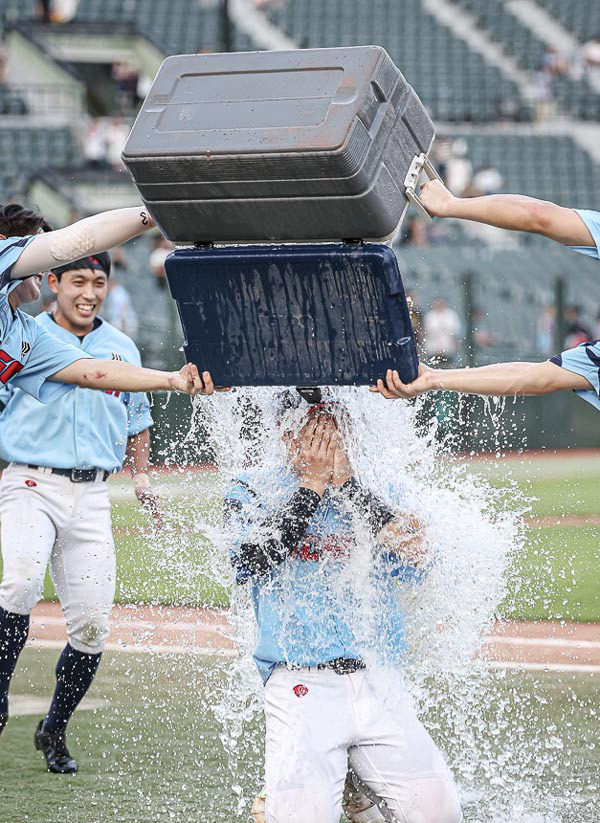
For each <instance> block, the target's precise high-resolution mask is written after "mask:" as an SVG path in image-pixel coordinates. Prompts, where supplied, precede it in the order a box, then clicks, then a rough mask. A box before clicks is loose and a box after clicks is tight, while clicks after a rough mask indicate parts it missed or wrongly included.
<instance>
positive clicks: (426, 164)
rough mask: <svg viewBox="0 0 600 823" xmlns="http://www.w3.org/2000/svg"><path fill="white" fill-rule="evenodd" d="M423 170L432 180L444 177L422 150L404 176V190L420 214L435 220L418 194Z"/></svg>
mask: <svg viewBox="0 0 600 823" xmlns="http://www.w3.org/2000/svg"><path fill="white" fill-rule="evenodd" d="M423 172H425V174H426V175H427V177H429V179H430V180H441V179H442V178H441V177H440V176H439V174H438V173H437V171H436V170H435V167H434V165H433V163H432V162H431V160H430V159H429V157H427V155H426V154H425V152H422V153H421V154H416V155H415V156H414V158H413V161H412V163H411V164H410V167H409V169H408V172H407V173H406V177H405V178H404V191H405V193H406V197H407V199H408V200H409V201H410V202H411V203H412V204H413V206H414V207H415V208H416V210H417V211H418V212H419V214H421V216H422V217H425V218H427V220H433V217H432V216H431V215H430V214H429V212H428V211H427V209H426V208H425V206H424V205H423V203H422V202H421V198H420V197H419V195H418V194H417V186H418V184H419V178H420V177H421V174H422V173H423ZM442 182H443V181H442Z"/></svg>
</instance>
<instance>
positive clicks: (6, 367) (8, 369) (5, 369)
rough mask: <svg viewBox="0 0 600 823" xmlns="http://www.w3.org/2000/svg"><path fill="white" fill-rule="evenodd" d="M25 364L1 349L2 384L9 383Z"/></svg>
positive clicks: (0, 375)
mask: <svg viewBox="0 0 600 823" xmlns="http://www.w3.org/2000/svg"><path fill="white" fill-rule="evenodd" d="M22 368H23V364H22V363H19V361H18V360H15V359H14V357H11V356H10V354H8V353H7V352H5V351H3V350H2V349H0V383H8V381H9V380H10V378H11V377H14V376H15V374H17V372H20V371H21V369H22Z"/></svg>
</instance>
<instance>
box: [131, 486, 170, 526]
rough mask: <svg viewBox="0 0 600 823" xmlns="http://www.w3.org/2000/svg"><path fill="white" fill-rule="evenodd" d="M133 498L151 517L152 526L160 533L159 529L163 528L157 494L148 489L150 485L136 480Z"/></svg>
mask: <svg viewBox="0 0 600 823" xmlns="http://www.w3.org/2000/svg"><path fill="white" fill-rule="evenodd" d="M140 477H141V475H140ZM144 477H145V475H144ZM146 481H147V478H146ZM135 496H136V497H137V499H138V500H139V501H140V503H141V504H142V506H143V507H144V508H145V509H146V511H147V512H148V513H149V514H150V515H152V519H153V520H154V525H155V526H156V528H157V530H159V531H160V529H162V527H163V516H162V511H161V507H160V497H159V496H158V494H157V493H156V492H155V491H154V490H153V489H151V488H150V485H149V484H148V483H147V482H146V483H141V482H139V481H138V479H137V478H136V483H135Z"/></svg>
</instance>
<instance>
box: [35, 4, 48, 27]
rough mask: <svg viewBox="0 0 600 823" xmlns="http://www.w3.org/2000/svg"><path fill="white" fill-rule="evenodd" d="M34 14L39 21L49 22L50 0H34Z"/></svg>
mask: <svg viewBox="0 0 600 823" xmlns="http://www.w3.org/2000/svg"><path fill="white" fill-rule="evenodd" d="M35 16H36V19H37V20H38V21H39V22H40V23H51V22H52V0H36V4H35Z"/></svg>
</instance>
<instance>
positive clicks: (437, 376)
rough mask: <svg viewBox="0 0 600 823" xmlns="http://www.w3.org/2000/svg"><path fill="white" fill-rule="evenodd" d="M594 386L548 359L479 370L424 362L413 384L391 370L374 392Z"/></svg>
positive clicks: (503, 392)
mask: <svg viewBox="0 0 600 823" xmlns="http://www.w3.org/2000/svg"><path fill="white" fill-rule="evenodd" d="M590 388H592V386H591V384H590V383H589V381H588V380H586V378H585V377H583V376H582V375H580V374H576V373H575V372H571V371H568V369H564V368H562V366H557V365H556V364H555V363H552V362H551V361H550V360H546V361H544V362H543V363H495V364H493V365H491V366H480V367H479V368H476V369H430V368H428V367H427V366H423V365H422V364H421V365H420V366H419V376H418V377H417V378H416V380H414V381H413V382H412V383H403V382H402V381H401V380H400V377H399V375H398V372H397V371H392V370H391V369H390V370H388V372H387V374H386V378H385V383H384V382H383V380H378V381H377V386H373V387H371V389H370V391H372V392H379V393H380V394H382V395H383V396H384V397H386V398H388V399H390V400H393V399H395V398H397V397H416V395H417V394H423V393H424V392H428V391H436V390H438V389H445V390H447V391H456V392H463V393H466V394H485V395H495V396H498V397H514V396H517V395H536V394H551V393H552V392H557V391H564V390H566V389H590Z"/></svg>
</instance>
